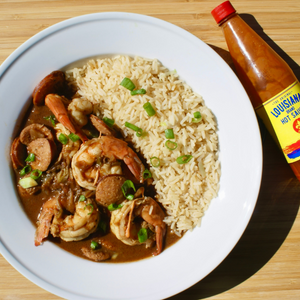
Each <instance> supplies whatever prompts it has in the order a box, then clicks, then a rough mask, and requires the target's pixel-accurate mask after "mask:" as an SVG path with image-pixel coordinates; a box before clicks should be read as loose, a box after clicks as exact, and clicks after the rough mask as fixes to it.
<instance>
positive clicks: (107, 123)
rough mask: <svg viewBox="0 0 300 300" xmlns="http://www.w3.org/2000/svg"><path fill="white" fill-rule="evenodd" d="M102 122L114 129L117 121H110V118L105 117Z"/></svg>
mask: <svg viewBox="0 0 300 300" xmlns="http://www.w3.org/2000/svg"><path fill="white" fill-rule="evenodd" d="M102 120H103V122H104V123H105V124H106V125H107V126H109V127H112V126H113V125H114V124H115V121H114V120H113V119H110V118H106V117H104V118H103V119H102Z"/></svg>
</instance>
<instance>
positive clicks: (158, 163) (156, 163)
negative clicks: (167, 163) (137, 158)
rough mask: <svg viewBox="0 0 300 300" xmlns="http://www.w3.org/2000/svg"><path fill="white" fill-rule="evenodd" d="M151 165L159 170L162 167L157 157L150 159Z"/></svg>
mask: <svg viewBox="0 0 300 300" xmlns="http://www.w3.org/2000/svg"><path fill="white" fill-rule="evenodd" d="M150 163H151V165H152V167H154V168H157V167H159V166H160V159H159V158H158V157H156V156H153V157H151V158H150Z"/></svg>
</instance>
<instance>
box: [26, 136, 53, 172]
mask: <svg viewBox="0 0 300 300" xmlns="http://www.w3.org/2000/svg"><path fill="white" fill-rule="evenodd" d="M55 150H56V148H55V144H54V142H52V141H50V140H48V139H46V138H38V139H35V140H34V141H32V142H31V143H30V144H29V145H28V146H27V151H28V152H29V153H33V154H34V155H35V160H34V161H33V162H31V163H30V165H31V167H32V169H34V170H35V169H38V170H40V171H46V170H47V169H48V167H49V165H50V163H51V161H52V159H53V157H54V156H55Z"/></svg>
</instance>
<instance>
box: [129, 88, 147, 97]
mask: <svg viewBox="0 0 300 300" xmlns="http://www.w3.org/2000/svg"><path fill="white" fill-rule="evenodd" d="M130 94H131V96H134V95H143V94H146V90H144V89H140V90H134V91H131V92H130Z"/></svg>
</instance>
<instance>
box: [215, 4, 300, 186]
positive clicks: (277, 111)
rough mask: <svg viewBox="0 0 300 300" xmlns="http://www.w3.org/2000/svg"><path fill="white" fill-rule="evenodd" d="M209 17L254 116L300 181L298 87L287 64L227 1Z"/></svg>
mask: <svg viewBox="0 0 300 300" xmlns="http://www.w3.org/2000/svg"><path fill="white" fill-rule="evenodd" d="M211 13H212V15H213V17H214V19H215V20H216V22H217V23H218V25H219V26H220V27H221V28H222V30H223V34H224V36H225V39H226V42H227V46H228V49H229V52H230V55H231V57H232V60H233V62H234V65H235V68H236V71H237V74H238V76H239V79H240V81H241V83H242V84H243V86H244V88H245V90H246V92H247V93H248V95H249V98H250V100H251V102H252V104H253V107H254V109H255V111H256V113H257V115H258V116H259V117H260V118H261V119H262V120H263V122H264V124H265V126H266V128H267V129H268V130H269V132H270V133H271V135H272V136H273V137H274V138H275V140H276V142H277V143H278V144H279V146H280V148H281V149H282V152H283V154H284V156H285V158H286V160H287V162H288V163H289V164H290V166H291V168H292V170H293V171H294V173H295V175H296V177H297V178H298V180H299V181H300V85H299V82H298V80H297V78H296V76H295V75H294V73H293V71H292V70H291V69H290V67H289V66H288V64H287V63H286V62H285V61H284V60H283V59H282V58H281V57H280V56H279V55H278V54H277V53H276V52H275V51H274V50H273V49H272V48H271V47H270V46H269V45H268V44H267V43H266V42H265V41H264V40H263V39H262V38H261V37H260V36H259V35H258V34H257V33H256V32H255V31H254V30H253V29H252V28H251V27H250V26H249V25H248V24H247V23H246V22H244V21H243V19H242V18H241V17H240V16H239V15H238V14H237V13H236V10H235V9H234V7H233V6H232V5H231V3H230V2H229V1H226V2H224V3H222V4H220V5H219V6H217V7H216V8H215V9H214V10H213V11H212V12H211Z"/></svg>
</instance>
